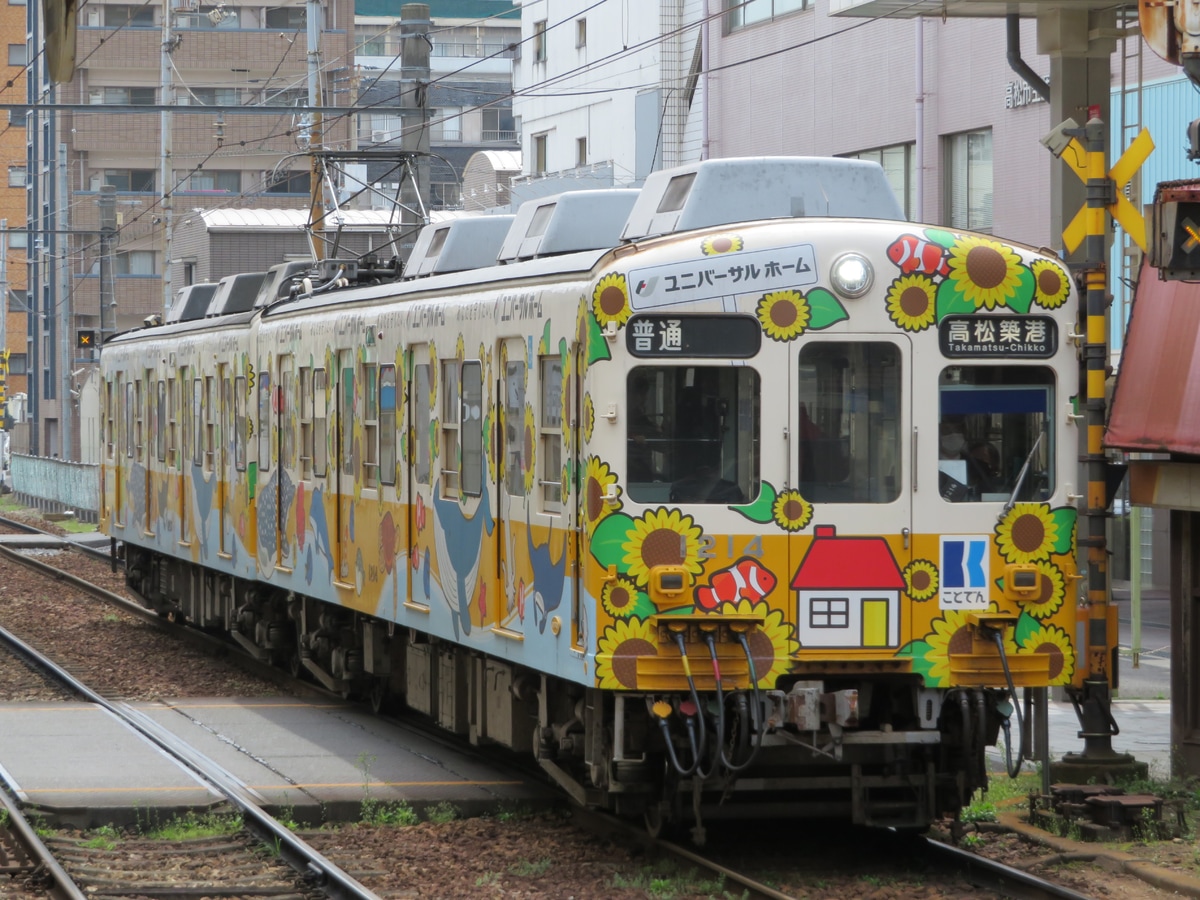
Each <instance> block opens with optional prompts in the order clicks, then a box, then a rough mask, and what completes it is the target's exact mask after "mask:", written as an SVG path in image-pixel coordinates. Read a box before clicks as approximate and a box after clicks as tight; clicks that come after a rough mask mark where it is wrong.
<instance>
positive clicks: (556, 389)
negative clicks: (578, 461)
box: [538, 356, 563, 512]
mask: <svg viewBox="0 0 1200 900" xmlns="http://www.w3.org/2000/svg"><path fill="white" fill-rule="evenodd" d="M538 369H539V377H540V387H541V411H540V413H539V419H538V443H539V444H540V445H541V446H540V448H539V449H540V451H541V452H540V453H539V456H541V460H540V462H541V466H540V469H541V477H540V478H539V479H538V485H539V486H540V487H541V489H542V503H543V504H544V505H545V508H546V510H547V511H548V512H559V511H560V509H561V507H562V423H563V408H562V405H563V367H562V357H561V356H543V357H542V358H541V359H540V360H539V361H538Z"/></svg>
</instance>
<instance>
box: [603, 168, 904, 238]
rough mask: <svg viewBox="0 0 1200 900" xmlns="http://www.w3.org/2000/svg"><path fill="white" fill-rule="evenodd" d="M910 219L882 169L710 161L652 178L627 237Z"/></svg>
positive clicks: (627, 225) (635, 208)
mask: <svg viewBox="0 0 1200 900" xmlns="http://www.w3.org/2000/svg"><path fill="white" fill-rule="evenodd" d="M805 216H822V217H829V218H846V219H894V220H900V221H903V220H904V211H903V210H902V209H901V208H900V204H899V202H898V201H897V200H896V195H895V193H894V192H893V191H892V187H891V185H890V184H888V180H887V176H886V175H885V174H884V171H883V168H882V167H881V166H880V165H879V163H875V162H869V161H867V160H861V159H837V158H832V157H816V156H764V157H758V158H751V159H708V160H703V161H701V162H696V163H692V164H691V165H686V166H678V167H676V168H674V169H665V170H663V171H661V172H654V173H652V174H651V175H649V176H648V177H647V178H646V184H645V186H644V187H643V188H642V190H641V194H640V196H639V197H638V199H637V203H635V204H634V206H633V211H632V212H630V214H629V220H628V221H627V222H626V223H625V230H624V232H622V234H621V237H622V238H623V239H624V240H626V241H636V240H641V239H642V238H647V237H655V236H657V235H663V234H672V233H674V232H678V231H691V230H693V229H696V228H714V227H719V226H721V225H732V224H734V223H736V222H754V221H757V220H759V219H787V218H802V217H805Z"/></svg>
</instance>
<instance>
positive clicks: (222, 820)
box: [142, 812, 242, 841]
mask: <svg viewBox="0 0 1200 900" xmlns="http://www.w3.org/2000/svg"><path fill="white" fill-rule="evenodd" d="M241 828H242V817H241V816H240V815H238V814H236V813H203V814H199V813H195V812H188V813H185V814H184V815H182V816H176V817H175V818H173V819H171V820H170V821H169V822H166V823H164V824H162V825H156V826H154V827H150V828H144V829H143V830H142V836H143V837H145V838H148V839H149V840H152V841H186V840H193V839H196V838H206V837H217V836H219V835H223V834H234V833H236V832H238V831H241Z"/></svg>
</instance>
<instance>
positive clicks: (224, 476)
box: [216, 364, 233, 556]
mask: <svg viewBox="0 0 1200 900" xmlns="http://www.w3.org/2000/svg"><path fill="white" fill-rule="evenodd" d="M217 396H218V400H217V443H216V447H217V459H216V468H217V472H216V478H217V528H218V543H217V549H218V552H219V553H221V554H222V555H223V556H231V555H232V554H233V542H232V541H231V540H230V539H229V520H230V510H229V500H230V497H229V494H230V487H231V485H232V484H233V472H232V467H233V454H232V453H231V452H230V447H229V441H230V438H231V437H232V436H233V427H232V421H231V420H232V417H233V383H232V382H231V381H230V377H229V366H227V365H223V364H222V365H219V366H217Z"/></svg>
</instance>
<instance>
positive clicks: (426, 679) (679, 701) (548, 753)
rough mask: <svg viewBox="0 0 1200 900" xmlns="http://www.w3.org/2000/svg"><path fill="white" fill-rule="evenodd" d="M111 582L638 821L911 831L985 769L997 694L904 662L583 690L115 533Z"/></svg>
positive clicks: (997, 721)
mask: <svg viewBox="0 0 1200 900" xmlns="http://www.w3.org/2000/svg"><path fill="white" fill-rule="evenodd" d="M126 554H127V560H126V573H127V574H126V578H127V582H128V584H129V586H130V588H131V590H133V591H134V592H135V593H136V594H137V596H138V597H139V598H140V599H141V602H142V603H143V605H145V606H146V607H147V608H149V609H152V610H154V611H156V612H158V613H159V614H160V615H162V616H167V617H171V618H173V619H176V620H178V621H184V622H187V623H188V624H190V625H193V626H196V627H199V628H202V629H205V630H209V631H214V632H220V633H225V634H227V635H228V636H230V637H232V639H233V640H234V641H235V642H236V643H238V644H239V645H240V646H241V647H242V648H243V649H245V650H246V651H248V652H249V653H250V654H251V655H253V656H255V657H256V658H258V659H260V660H262V661H267V662H271V663H273V664H276V665H282V666H286V667H288V668H289V669H290V670H291V671H292V672H293V674H297V675H298V674H301V673H307V674H308V675H309V676H310V677H311V678H312V679H313V680H314V681H316V682H318V683H320V684H321V685H323V686H324V687H326V688H327V689H329V690H331V691H334V692H338V693H341V694H342V695H343V696H347V697H349V696H358V697H360V698H363V699H366V700H369V702H370V704H371V706H372V708H373V709H375V710H376V711H379V710H380V709H382V708H384V707H385V706H388V705H392V704H403V705H404V706H406V707H408V708H409V709H411V710H413V711H416V712H418V713H421V714H424V715H426V716H429V717H430V718H431V719H432V720H433V721H435V722H436V723H437V724H438V725H439V726H441V727H443V728H445V729H447V730H449V731H451V732H454V733H456V734H458V735H461V736H464V737H467V738H468V739H469V740H470V741H471V742H472V743H476V744H489V743H490V744H498V745H501V746H504V747H507V748H509V749H510V750H513V751H515V752H517V753H527V754H533V755H534V756H535V757H536V759H537V760H538V762H539V763H540V765H541V767H542V768H543V769H544V770H545V771H546V772H547V773H548V774H549V776H550V777H551V778H552V779H553V780H554V781H555V782H556V783H557V784H558V785H559V786H560V787H561V788H562V789H563V790H564V791H565V792H566V793H568V794H569V795H570V796H571V797H572V798H573V799H574V800H575V801H576V802H577V803H580V804H581V805H586V806H591V807H598V808H604V809H609V810H612V811H614V812H617V813H619V814H622V815H627V816H642V817H643V818H644V819H645V822H646V824H647V827H648V828H649V830H650V831H652V832H659V831H660V830H662V829H664V828H668V827H676V826H687V825H690V826H691V837H692V839H693V841H695V842H697V843H703V841H704V822H706V821H709V820H712V819H716V818H726V817H729V818H732V817H747V816H753V817H755V818H768V817H770V818H829V819H837V820H840V821H846V822H852V823H855V824H862V825H874V826H885V827H895V828H902V829H912V830H921V829H924V828H925V827H927V826H928V825H929V824H930V823H932V822H933V821H934V820H936V819H937V818H939V817H940V816H943V815H956V814H957V812H958V811H959V809H961V808H962V807H963V806H965V805H966V804H967V803H968V802H969V800H970V797H971V795H972V794H973V793H974V792H975V790H977V789H978V788H980V787H984V786H986V784H987V774H986V769H985V765H984V751H985V748H986V747H987V746H989V745H992V744H994V743H995V741H996V738H997V735H998V732H999V729H1000V727H1001V723H1002V721H1003V719H1004V716H1005V710H1004V701H1005V694H1004V692H1000V691H994V690H990V689H954V690H950V691H944V690H932V689H926V688H924V687H923V686H922V683H921V681H920V679H919V678H918V677H917V676H914V675H911V674H908V673H895V672H887V671H869V670H868V669H867V668H866V667H864V668H863V669H862V670H859V671H847V670H845V669H844V668H843V669H842V670H840V671H838V672H837V673H832V672H821V673H808V674H806V675H803V676H798V677H796V678H795V679H792V680H789V681H784V680H781V681H780V683H779V684H778V685H777V689H776V690H769V691H767V690H759V691H745V690H743V691H728V690H726V691H724V692H706V693H698V692H697V691H695V690H694V689H693V690H691V691H682V692H675V693H670V692H664V693H656V694H635V693H620V692H614V691H601V690H598V689H595V688H586V687H583V686H581V685H578V684H576V683H574V682H570V681H567V680H565V679H560V678H556V677H554V676H550V675H547V674H544V673H539V672H536V671H533V670H530V669H527V668H524V667H521V666H518V665H515V664H513V663H511V662H508V661H505V660H502V659H497V658H493V657H490V656H487V655H485V654H482V653H480V652H479V651H477V650H472V649H470V648H467V647H463V646H460V645H458V644H455V643H453V642H450V641H443V640H440V639H439V638H437V637H436V636H431V635H427V634H423V633H421V632H419V631H416V630H414V629H411V628H407V627H398V626H395V625H394V624H392V623H388V622H386V621H383V620H380V619H376V618H373V617H370V616H365V615H362V614H360V613H355V612H353V611H350V610H345V609H342V608H340V607H336V606H333V605H330V604H327V603H322V602H320V601H317V600H314V599H312V598H308V597H303V596H300V595H297V594H294V593H290V592H285V591H280V590H277V589H274V588H272V587H270V586H266V585H263V584H261V583H258V582H251V581H243V580H240V579H235V578H232V577H230V576H227V575H223V574H219V573H215V572H212V571H209V570H206V569H204V568H203V567H201V566H198V565H196V564H194V563H190V562H185V561H181V560H177V559H173V558H169V557H166V556H163V555H160V554H157V553H155V552H153V551H149V550H147V549H145V548H139V547H133V546H129V545H126Z"/></svg>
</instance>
